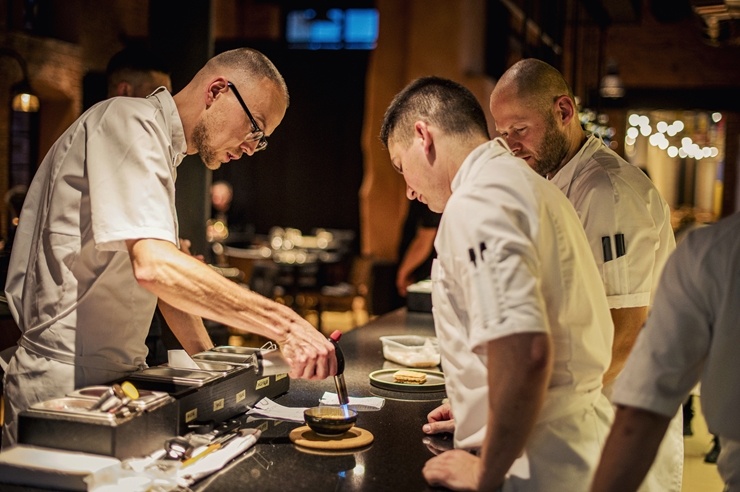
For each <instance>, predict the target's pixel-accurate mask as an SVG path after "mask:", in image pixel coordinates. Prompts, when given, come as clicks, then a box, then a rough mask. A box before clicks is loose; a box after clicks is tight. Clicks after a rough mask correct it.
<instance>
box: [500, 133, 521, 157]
mask: <svg viewBox="0 0 740 492" xmlns="http://www.w3.org/2000/svg"><path fill="white" fill-rule="evenodd" d="M503 138H504V141H506V145H508V146H509V148H510V149H511V151H512V152H513V153H514V154H516V153H518V152H519V151H520V150H521V149H522V146H521V144H520V143H519V140H517V139H516V138H515V137H514V136H513V135H511V134H508V135H506V136H504V137H503Z"/></svg>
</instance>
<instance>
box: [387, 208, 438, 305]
mask: <svg viewBox="0 0 740 492" xmlns="http://www.w3.org/2000/svg"><path fill="white" fill-rule="evenodd" d="M441 218H442V214H439V213H436V212H432V211H431V210H429V207H427V206H426V205H424V204H423V203H421V202H420V201H418V200H411V201H410V202H409V210H408V212H407V214H406V220H405V221H404V223H403V230H402V231H401V242H400V244H399V246H398V269H397V272H396V291H397V293H398V295H397V296H395V302H394V304H395V305H394V309H395V308H398V307H401V306H403V305H404V304H405V302H404V298H405V297H406V289H407V288H408V286H409V285H411V284H413V283H415V282H418V281H420V280H424V279H428V278H429V277H430V276H431V274H432V262H433V261H434V258H435V256H436V254H435V252H434V238H435V237H436V235H437V228H438V227H439V221H440V220H441Z"/></svg>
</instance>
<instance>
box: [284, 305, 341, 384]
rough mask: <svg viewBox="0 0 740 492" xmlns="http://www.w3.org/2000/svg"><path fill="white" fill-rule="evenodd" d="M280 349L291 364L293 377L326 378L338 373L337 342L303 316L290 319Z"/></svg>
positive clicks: (290, 373) (291, 375)
mask: <svg viewBox="0 0 740 492" xmlns="http://www.w3.org/2000/svg"><path fill="white" fill-rule="evenodd" d="M290 323H291V327H290V330H289V332H288V335H287V337H286V338H285V340H282V341H279V342H278V344H279V345H280V350H281V352H282V354H283V357H285V360H287V361H288V364H290V372H289V373H288V375H289V376H290V377H291V378H294V379H326V378H327V377H329V376H333V375H335V374H336V373H337V358H336V355H335V353H334V345H332V343H331V342H330V341H329V340H327V339H326V337H325V336H324V335H322V334H321V332H319V331H318V330H317V329H316V328H314V327H313V326H312V325H311V324H310V323H309V322H308V321H306V320H304V319H303V318H296V319H294V320H291V321H290Z"/></svg>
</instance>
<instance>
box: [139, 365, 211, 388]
mask: <svg viewBox="0 0 740 492" xmlns="http://www.w3.org/2000/svg"><path fill="white" fill-rule="evenodd" d="M222 376H223V373H220V372H211V371H204V370H202V369H180V368H176V367H167V366H156V367H148V368H146V369H142V370H141V371H137V372H134V373H131V374H130V375H129V379H132V380H136V379H139V380H147V381H160V382H166V383H173V384H182V385H185V386H202V385H204V384H205V383H208V382H210V381H215V380H216V379H218V378H220V377H222Z"/></svg>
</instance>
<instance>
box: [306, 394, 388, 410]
mask: <svg viewBox="0 0 740 492" xmlns="http://www.w3.org/2000/svg"><path fill="white" fill-rule="evenodd" d="M319 403H321V404H322V405H339V397H338V396H337V394H336V393H331V392H329V391H327V392H326V393H324V395H323V396H322V397H321V399H320V400H319ZM383 405H385V398H377V397H375V396H365V397H360V396H350V397H349V407H350V408H351V409H352V410H356V411H358V412H373V411H375V410H380V409H381V408H383Z"/></svg>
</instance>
